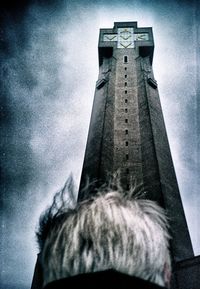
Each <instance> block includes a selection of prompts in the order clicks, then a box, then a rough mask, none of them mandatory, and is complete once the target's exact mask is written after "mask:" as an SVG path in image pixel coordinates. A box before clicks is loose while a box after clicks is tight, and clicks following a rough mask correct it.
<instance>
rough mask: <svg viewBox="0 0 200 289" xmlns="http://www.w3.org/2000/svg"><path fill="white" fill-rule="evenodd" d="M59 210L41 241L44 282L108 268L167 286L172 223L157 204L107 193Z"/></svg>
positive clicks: (113, 192)
mask: <svg viewBox="0 0 200 289" xmlns="http://www.w3.org/2000/svg"><path fill="white" fill-rule="evenodd" d="M49 212H50V211H48V214H47V215H48V216H49V215H50V214H49ZM58 212H59V210H58ZM58 212H57V213H56V214H54V215H53V218H52V216H51V218H50V219H51V221H50V226H48V232H46V235H45V238H43V243H42V244H41V250H42V252H41V260H42V267H43V275H44V285H45V284H47V283H49V282H51V281H53V280H58V279H62V278H66V277H70V276H75V275H79V274H83V273H91V272H98V271H104V270H108V269H114V270H117V271H119V272H121V273H125V274H128V275H131V276H136V277H139V278H142V279H145V280H149V281H151V282H154V283H156V284H159V285H161V286H164V285H166V283H167V281H168V280H166V274H165V268H166V266H167V268H168V271H169V270H170V256H169V250H168V241H169V235H168V232H167V227H168V225H167V220H166V216H165V214H164V211H163V209H162V208H160V207H159V206H158V205H157V204H156V203H155V202H153V201H149V200H144V199H137V198H131V199H129V198H128V197H126V196H124V195H122V194H121V193H119V192H118V191H107V192H106V193H99V194H97V195H96V197H93V198H90V199H88V200H86V201H83V202H82V203H80V204H77V205H76V206H75V207H74V208H73V209H68V208H65V209H63V207H62V210H61V213H58ZM47 215H46V217H43V219H44V218H46V220H47V219H48V217H47ZM46 223H48V221H47V222H46ZM43 231H44V230H43ZM41 236H42V233H41V232H40V234H39V237H40V239H42V238H41Z"/></svg>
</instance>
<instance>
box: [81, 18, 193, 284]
mask: <svg viewBox="0 0 200 289" xmlns="http://www.w3.org/2000/svg"><path fill="white" fill-rule="evenodd" d="M98 49H99V77H98V80H97V82H96V89H95V96H94V103H93V109H92V115H91V121H90V128H89V134H88V140H87V145H86V151H85V158H84V163H83V170H82V176H81V182H80V191H79V197H78V198H79V200H82V199H83V198H85V197H87V196H85V192H84V190H82V189H83V188H84V187H85V185H86V184H87V181H88V180H89V181H90V182H93V181H96V183H95V186H100V185H101V184H103V183H106V182H107V181H108V179H109V176H110V175H112V174H114V173H115V172H116V171H120V178H121V184H122V187H123V188H124V190H127V191H128V190H129V188H130V187H131V185H132V184H134V182H136V183H137V184H140V185H142V187H143V189H144V190H145V191H146V198H148V199H151V200H155V201H157V202H158V203H159V204H160V205H161V206H163V207H164V208H165V209H166V210H167V213H168V216H169V218H170V223H171V234H172V241H171V252H172V257H173V260H174V264H178V262H181V261H183V260H186V259H187V260H189V259H190V258H193V256H194V255H193V249H192V245H191V240H190V236H189V232H188V227H187V223H186V220H185V215H184V211H183V206H182V202H181V197H180V193H179V189H178V184H177V179H176V175H175V171H174V166H173V162H172V157H171V153H170V148H169V143H168V139H167V134H166V129H165V124H164V120H163V114H162V109H161V104H160V99H159V93H158V88H157V82H156V80H155V79H154V75H153V70H152V61H153V51H154V40H153V33H152V28H149V27H143V28H138V27H137V22H115V23H114V28H113V29H101V30H100V36H99V46H98ZM91 193H94V191H93V188H92V186H91ZM178 283H180V282H179V281H178ZM180 284H181V283H180ZM174 288H181V287H179V286H178V285H175V283H174ZM182 288H189V289H191V288H197V287H191V286H190V285H189V287H182Z"/></svg>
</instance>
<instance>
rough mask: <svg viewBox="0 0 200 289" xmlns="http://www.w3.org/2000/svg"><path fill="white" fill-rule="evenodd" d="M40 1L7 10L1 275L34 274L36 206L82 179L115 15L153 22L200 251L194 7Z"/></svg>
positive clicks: (171, 131) (157, 65) (166, 106)
mask: <svg viewBox="0 0 200 289" xmlns="http://www.w3.org/2000/svg"><path fill="white" fill-rule="evenodd" d="M41 3H42V4H38V2H36V1H32V2H30V3H29V5H25V4H24V6H23V7H19V8H17V7H14V8H13V10H12V11H9V12H7V13H6V14H5V15H6V18H4V26H3V28H4V29H3V40H4V42H3V44H4V48H5V49H4V50H2V51H1V56H2V59H3V63H2V79H3V83H2V84H3V86H2V92H3V93H2V95H3V96H4V98H3V107H4V114H5V118H4V122H2V135H3V142H2V145H3V152H2V165H3V173H2V178H3V179H4V184H3V186H2V197H1V198H2V199H1V201H2V206H1V208H3V210H1V216H2V217H3V218H2V220H3V221H2V236H3V237H2V246H3V248H4V251H3V253H2V254H3V256H2V258H1V260H4V261H3V267H4V269H3V271H2V272H1V275H2V280H3V281H2V282H6V281H7V280H9V282H10V283H13V284H14V283H16V280H18V281H19V284H20V286H22V285H26V284H28V283H30V282H31V278H32V274H33V268H34V262H35V258H36V253H37V247H36V244H35V240H34V230H35V225H36V223H37V221H38V217H39V214H40V212H41V211H42V210H43V209H44V208H45V207H46V206H47V205H48V204H49V203H50V201H51V198H52V196H53V194H54V192H56V191H57V190H59V189H60V188H61V187H62V186H63V184H64V182H65V180H66V179H67V177H68V175H69V174H70V172H73V174H74V176H75V179H76V180H77V185H78V182H79V178H80V173H81V168H82V162H83V156H84V150H85V144H86V139H87V130H88V126H89V120H90V114H91V108H92V101H93V95H94V87H95V82H96V80H97V76H98V55H97V43H98V33H99V28H103V27H106V28H109V27H113V22H114V21H138V25H139V26H140V27H142V26H153V31H154V38H155V45H156V47H155V54H154V63H153V64H154V73H155V77H156V79H157V80H158V84H159V90H160V97H161V102H162V106H163V112H164V117H165V122H166V127H167V132H168V136H169V140H170V145H171V149H172V155H173V159H174V163H175V168H176V173H177V177H178V182H179V187H180V191H181V194H182V198H183V201H184V207H185V210H186V215H187V216H188V222H189V226H190V230H191V233H192V238H193V243H194V246H195V250H196V252H198V250H199V247H198V245H197V244H198V240H199V238H200V237H199V235H197V233H196V231H198V230H197V222H196V223H195V222H194V221H193V220H194V219H195V220H198V219H199V213H198V210H197V204H198V203H199V202H200V200H199V199H198V195H199V194H198V186H199V183H198V176H197V172H198V168H199V163H197V155H198V154H199V151H198V147H197V143H198V142H199V138H198V136H197V129H198V127H197V123H196V119H197V105H196V104H195V103H196V101H197V91H196V86H195V83H196V80H195V75H196V69H197V68H196V65H197V63H196V57H195V45H196V42H195V37H196V36H195V31H194V25H195V20H194V6H192V5H188V4H187V2H186V1H185V2H184V1H182V2H181V3H182V4H181V6H180V3H179V1H171V2H170V4H169V2H168V4H163V1H148V3H149V4H148V5H147V3H146V1H121V2H120V1H111V2H110V3H107V2H106V1H96V2H95V3H92V2H91V1H84V5H83V4H82V2H81V1H56V3H55V2H54V1H52V2H51V3H50V4H49V5H46V4H45V3H43V2H41ZM155 3H157V4H155ZM22 8H23V9H22ZM191 27H193V28H192V30H191ZM12 268H20V269H19V270H20V272H19V270H13V269H12ZM27 286H28V285H27Z"/></svg>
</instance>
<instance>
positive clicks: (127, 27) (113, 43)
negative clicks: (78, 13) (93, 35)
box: [99, 22, 154, 65]
mask: <svg viewBox="0 0 200 289" xmlns="http://www.w3.org/2000/svg"><path fill="white" fill-rule="evenodd" d="M115 48H120V49H130V48H135V49H139V54H140V55H141V56H142V57H145V56H150V60H151V63H152V61H153V51H154V40H153V32H152V28H151V27H142V28H138V27H137V22H114V27H113V28H104V29H100V35H99V65H101V64H102V59H103V57H110V56H111V55H112V53H113V49H115Z"/></svg>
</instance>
